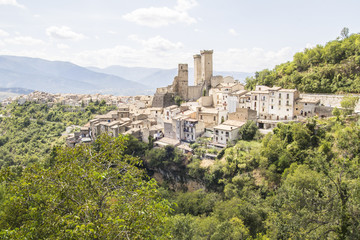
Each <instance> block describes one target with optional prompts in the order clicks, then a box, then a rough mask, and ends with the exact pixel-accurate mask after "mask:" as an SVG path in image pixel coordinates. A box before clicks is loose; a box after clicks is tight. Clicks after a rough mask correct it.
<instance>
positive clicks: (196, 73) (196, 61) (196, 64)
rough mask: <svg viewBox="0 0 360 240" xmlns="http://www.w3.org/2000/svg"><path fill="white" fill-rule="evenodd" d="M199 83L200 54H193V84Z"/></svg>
mask: <svg viewBox="0 0 360 240" xmlns="http://www.w3.org/2000/svg"><path fill="white" fill-rule="evenodd" d="M199 84H201V55H200V54H196V55H194V85H195V86H197V85H199Z"/></svg>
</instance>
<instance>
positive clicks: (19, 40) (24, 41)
mask: <svg viewBox="0 0 360 240" xmlns="http://www.w3.org/2000/svg"><path fill="white" fill-rule="evenodd" d="M4 42H5V43H7V44H14V45H25V46H34V45H43V44H45V42H44V41H43V40H41V39H36V38H33V37H24V36H20V37H14V38H7V39H5V40H4Z"/></svg>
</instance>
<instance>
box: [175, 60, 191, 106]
mask: <svg viewBox="0 0 360 240" xmlns="http://www.w3.org/2000/svg"><path fill="white" fill-rule="evenodd" d="M177 84H178V89H177V90H178V95H179V96H180V97H181V98H182V99H184V100H187V99H188V86H189V71H188V65H187V64H179V66H178V76H177Z"/></svg>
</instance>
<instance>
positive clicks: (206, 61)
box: [200, 50, 213, 86]
mask: <svg viewBox="0 0 360 240" xmlns="http://www.w3.org/2000/svg"><path fill="white" fill-rule="evenodd" d="M200 53H201V82H206V85H207V86H210V83H211V82H210V79H211V77H212V75H213V57H212V55H213V50H202V51H200Z"/></svg>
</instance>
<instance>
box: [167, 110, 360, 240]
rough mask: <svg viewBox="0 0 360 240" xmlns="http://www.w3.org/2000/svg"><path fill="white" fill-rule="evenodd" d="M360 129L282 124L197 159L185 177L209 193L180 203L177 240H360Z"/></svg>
mask: <svg viewBox="0 0 360 240" xmlns="http://www.w3.org/2000/svg"><path fill="white" fill-rule="evenodd" d="M359 146H360V122H359V121H358V119H357V118H355V119H354V118H347V119H345V118H343V117H341V116H339V117H338V118H334V119H330V120H326V121H320V120H315V119H312V120H309V121H308V122H307V123H290V124H279V125H278V126H277V127H276V128H275V129H274V131H273V133H270V134H268V135H266V136H265V137H264V138H263V139H262V140H258V141H238V143H237V144H236V145H235V146H233V147H229V148H227V149H226V150H225V151H224V153H223V155H222V157H221V158H220V159H219V160H215V161H214V162H213V164H212V165H209V166H203V165H202V161H201V160H199V159H197V158H193V159H192V160H191V161H190V163H189V164H188V165H187V167H186V171H187V175H188V176H191V177H192V178H193V179H197V181H198V182H201V183H202V184H203V186H204V187H205V188H204V189H200V190H197V191H192V192H187V191H184V192H181V191H177V192H173V191H171V190H166V189H163V190H162V192H163V196H165V197H167V198H168V199H169V200H170V201H171V202H173V203H174V209H175V211H174V214H175V215H173V216H172V217H170V218H169V219H168V222H167V228H168V231H170V232H171V234H172V235H173V237H174V239H359V238H360V235H359V231H358V229H359V228H360V221H359V219H360V201H359V199H360V198H359V196H360V182H359V180H358V179H359V178H360V170H359V169H360V162H359V159H360V148H359Z"/></svg>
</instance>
